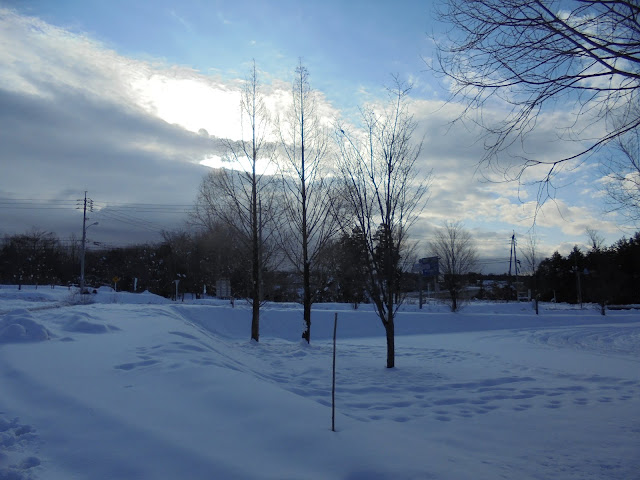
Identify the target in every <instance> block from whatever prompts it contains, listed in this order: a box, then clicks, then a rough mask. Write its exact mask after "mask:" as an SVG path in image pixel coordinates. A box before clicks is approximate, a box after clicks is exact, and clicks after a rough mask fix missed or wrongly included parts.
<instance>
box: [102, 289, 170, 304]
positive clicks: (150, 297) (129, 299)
mask: <svg viewBox="0 0 640 480" xmlns="http://www.w3.org/2000/svg"><path fill="white" fill-rule="evenodd" d="M91 299H92V302H93V303H120V304H127V305H136V304H138V305H149V304H150V305H161V304H166V303H172V302H171V300H169V299H168V298H164V297H161V296H160V295H155V294H153V293H149V292H148V291H145V292H143V293H131V292H116V291H115V290H114V289H113V288H111V287H106V286H103V287H100V288H98V289H97V290H96V293H95V294H93V295H92V296H91Z"/></svg>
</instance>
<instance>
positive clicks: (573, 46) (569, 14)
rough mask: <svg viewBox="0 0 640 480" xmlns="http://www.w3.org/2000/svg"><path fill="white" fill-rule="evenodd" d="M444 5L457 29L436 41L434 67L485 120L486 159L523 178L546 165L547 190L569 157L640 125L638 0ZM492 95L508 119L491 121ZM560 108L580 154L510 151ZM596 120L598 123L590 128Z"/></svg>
mask: <svg viewBox="0 0 640 480" xmlns="http://www.w3.org/2000/svg"><path fill="white" fill-rule="evenodd" d="M443 3H444V5H443V6H442V8H440V9H439V12H438V16H439V18H440V19H441V20H443V21H444V22H446V23H447V24H448V25H450V26H451V27H452V28H451V29H450V30H449V35H448V36H447V38H446V40H445V41H442V39H436V42H437V44H438V56H437V60H436V62H435V66H434V68H435V69H436V70H438V71H439V72H441V73H443V74H444V75H446V77H448V78H449V79H450V80H451V85H452V88H453V97H454V98H455V99H463V101H464V102H465V103H466V105H467V108H466V110H465V112H464V114H463V115H466V114H471V115H473V118H474V119H480V123H481V125H482V126H483V127H485V132H486V137H485V148H486V156H485V158H484V163H485V165H487V166H490V167H497V168H498V169H499V170H500V171H501V172H502V173H503V174H504V175H505V178H507V179H515V180H518V181H522V180H523V174H524V172H525V171H526V170H527V169H529V168H530V167H541V168H542V169H543V170H542V172H544V173H540V171H539V170H538V169H536V172H537V173H536V178H537V180H538V181H539V182H540V183H539V186H540V189H539V194H540V195H546V194H548V189H549V188H550V186H551V185H552V184H551V180H552V178H553V176H554V174H555V173H557V171H558V169H559V167H560V166H561V165H562V164H564V163H565V162H567V161H569V160H572V159H579V158H586V155H588V154H590V153H592V152H594V151H596V150H597V149H599V148H600V147H601V146H603V145H605V144H607V143H608V142H610V141H611V140H613V139H616V138H619V137H621V136H622V135H625V134H626V133H627V132H630V131H634V130H636V129H637V128H638V126H640V109H638V96H639V95H640V49H639V48H638V45H639V44H640V23H639V18H640V3H639V2H638V1H637V0H631V1H629V0H619V1H618V0H607V1H602V0H443ZM494 100H495V101H497V102H498V103H499V104H501V105H502V106H503V108H504V109H505V115H504V118H503V120H502V121H501V122H497V123H488V122H487V123H485V120H486V119H487V118H489V117H491V116H492V115H485V114H484V113H488V112H483V109H484V108H485V107H487V108H488V109H491V108H493V107H494V106H495V105H496V102H494ZM567 106H568V108H567ZM554 108H558V109H561V111H563V112H566V113H567V114H569V115H572V116H573V118H571V119H569V120H568V122H567V124H566V125H556V126H555V127H556V130H558V131H560V130H561V129H562V128H564V129H565V132H566V138H570V139H574V140H578V141H580V142H581V143H580V146H579V148H578V149H577V151H576V153H573V154H568V155H566V156H562V157H560V158H551V159H545V158H544V157H542V156H533V155H530V154H527V153H526V152H525V151H524V149H522V148H521V147H520V146H519V145H516V147H517V150H516V151H513V150H511V151H509V150H510V148H511V147H512V146H514V144H516V143H520V142H523V143H526V138H527V137H528V135H529V134H531V133H532V132H533V131H534V130H535V128H536V126H537V123H538V119H539V116H540V115H541V113H543V112H545V111H550V110H552V109H554ZM478 110H479V111H480V113H478ZM585 119H591V120H585ZM601 120H605V121H604V122H602V121H601ZM589 122H591V123H589ZM585 123H587V125H585ZM595 123H598V129H590V130H589V131H587V126H589V125H592V124H595ZM536 150H537V149H536ZM514 157H515V158H514ZM544 198H546V197H543V198H541V197H539V201H540V200H542V201H544Z"/></svg>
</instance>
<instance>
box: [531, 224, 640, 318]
mask: <svg viewBox="0 0 640 480" xmlns="http://www.w3.org/2000/svg"><path fill="white" fill-rule="evenodd" d="M532 280H535V281H536V282H537V285H538V292H539V295H540V298H541V300H545V301H550V300H553V299H555V300H556V301H558V302H569V303H582V302H592V303H599V304H601V305H602V306H603V308H604V306H605V305H607V304H629V303H639V302H640V289H639V288H638V285H640V232H638V233H636V234H635V235H634V236H633V237H631V238H623V239H621V240H619V241H617V242H616V243H614V244H613V245H611V246H610V247H605V246H603V245H602V243H601V242H599V241H597V239H596V241H594V242H592V244H591V246H590V248H589V250H588V251H587V252H583V251H581V250H580V249H579V248H578V247H577V246H576V247H574V248H573V250H572V251H571V252H570V253H569V254H568V255H567V256H566V257H563V256H562V255H560V254H559V253H558V252H555V253H554V254H553V255H552V256H551V257H549V258H546V259H544V260H543V261H541V262H540V265H539V267H538V269H537V270H536V274H535V277H534V278H532Z"/></svg>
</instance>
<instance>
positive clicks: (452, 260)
mask: <svg viewBox="0 0 640 480" xmlns="http://www.w3.org/2000/svg"><path fill="white" fill-rule="evenodd" d="M430 249H431V252H432V254H433V255H434V256H436V257H438V263H439V266H440V273H441V274H442V275H443V277H444V285H445V288H446V289H447V290H448V291H449V296H450V298H451V311H452V312H456V311H457V310H458V308H459V300H460V294H461V292H462V289H463V288H464V275H465V274H467V273H469V272H471V270H472V269H473V268H474V267H475V266H476V264H477V261H478V254H477V249H476V247H475V244H474V242H473V238H472V237H471V234H470V233H469V231H468V230H465V229H464V227H463V225H462V223H460V222H445V224H444V226H443V228H440V229H438V230H437V231H436V233H435V235H434V239H433V240H432V241H431V243H430Z"/></svg>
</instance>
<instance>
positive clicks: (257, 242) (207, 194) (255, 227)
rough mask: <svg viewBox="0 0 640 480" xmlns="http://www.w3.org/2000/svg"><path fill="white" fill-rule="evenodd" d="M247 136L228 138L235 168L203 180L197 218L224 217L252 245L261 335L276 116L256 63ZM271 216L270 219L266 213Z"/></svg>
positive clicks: (244, 104) (255, 334)
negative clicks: (269, 167) (267, 170)
mask: <svg viewBox="0 0 640 480" xmlns="http://www.w3.org/2000/svg"><path fill="white" fill-rule="evenodd" d="M240 111H241V121H242V139H241V140H240V141H238V142H233V141H231V140H228V141H226V145H225V146H226V149H227V157H226V160H227V161H228V162H229V164H230V166H231V167H232V169H220V170H217V171H211V172H210V173H209V174H208V175H207V177H205V179H204V180H203V182H202V184H201V187H200V191H199V194H198V199H197V201H196V208H195V213H194V218H195V219H196V220H198V221H199V222H200V223H201V224H202V225H205V226H206V225H213V223H212V222H213V220H214V219H216V218H217V219H220V220H222V221H223V222H224V223H226V224H227V225H228V226H230V227H232V228H233V229H235V230H236V231H237V232H238V238H239V239H241V241H244V242H245V243H246V245H247V250H248V252H250V257H251V288H250V291H251V296H250V301H251V303H252V307H253V310H252V319H251V338H252V339H253V340H255V341H256V342H257V341H259V337H260V301H261V298H260V290H261V272H262V268H263V265H264V263H265V261H264V257H263V253H264V245H265V244H266V239H265V238H264V237H263V235H261V233H262V232H263V227H264V225H265V224H266V223H268V222H269V221H270V220H271V219H272V216H273V212H274V208H273V205H272V204H273V199H274V198H273V189H272V188H269V184H270V182H271V180H272V179H271V177H269V176H268V175H265V168H266V167H265V166H261V165H259V162H261V161H262V162H265V163H269V162H270V161H271V160H272V156H273V148H272V147H273V146H272V145H270V144H269V143H268V142H267V140H266V136H267V134H268V132H269V129H270V128H271V127H270V118H269V113H268V110H267V108H266V106H265V103H264V99H263V95H262V93H261V84H260V81H259V78H258V70H257V68H256V64H255V61H254V62H253V65H252V67H251V70H250V71H249V75H248V77H247V79H246V82H245V84H244V88H243V90H242V92H241V101H240ZM265 214H266V215H268V218H264V215H265Z"/></svg>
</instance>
